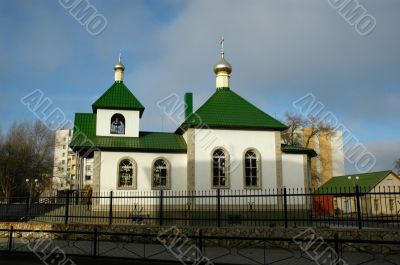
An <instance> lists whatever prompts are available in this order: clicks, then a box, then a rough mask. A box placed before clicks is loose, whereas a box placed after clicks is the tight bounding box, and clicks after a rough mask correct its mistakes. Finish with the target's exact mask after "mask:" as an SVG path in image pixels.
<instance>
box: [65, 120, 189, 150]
mask: <svg viewBox="0 0 400 265" xmlns="http://www.w3.org/2000/svg"><path fill="white" fill-rule="evenodd" d="M70 147H71V148H72V149H73V150H74V151H77V150H86V149H90V148H98V149H100V150H118V151H136V152H165V153H186V150H187V147H186V142H185V140H184V139H183V137H182V136H181V135H178V134H175V133H164V132H139V137H118V136H96V114H91V113H76V114H75V126H74V132H73V138H72V141H71V143H70Z"/></svg>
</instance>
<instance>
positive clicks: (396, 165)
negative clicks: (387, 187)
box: [394, 158, 400, 174]
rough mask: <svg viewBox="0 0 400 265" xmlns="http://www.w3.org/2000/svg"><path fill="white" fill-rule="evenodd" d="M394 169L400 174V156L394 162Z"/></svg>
mask: <svg viewBox="0 0 400 265" xmlns="http://www.w3.org/2000/svg"><path fill="white" fill-rule="evenodd" d="M394 169H395V170H396V171H397V174H400V158H399V159H397V160H396V161H395V162H394Z"/></svg>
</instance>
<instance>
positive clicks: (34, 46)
mask: <svg viewBox="0 0 400 265" xmlns="http://www.w3.org/2000/svg"><path fill="white" fill-rule="evenodd" d="M89 2H90V4H92V5H93V6H95V7H96V8H97V10H98V12H99V13H101V14H103V15H104V16H105V18H106V19H107V26H106V28H105V29H104V31H103V32H102V33H101V34H99V35H97V36H92V35H90V34H89V33H88V32H87V31H86V28H85V26H82V25H81V24H79V23H78V22H77V21H76V20H75V18H74V17H72V16H71V15H70V14H69V12H68V10H66V9H65V8H63V7H62V6H61V5H60V4H59V2H58V1H53V0H42V1H28V0H26V1H19V0H13V1H1V2H0V39H1V41H0V80H1V87H0V95H1V97H0V112H1V114H2V117H3V120H2V122H1V123H0V127H1V128H2V130H3V131H6V130H7V128H8V126H9V125H10V124H11V123H12V122H13V121H23V120H28V121H31V120H34V119H36V117H35V116H34V115H33V114H32V113H30V112H29V110H28V109H27V108H26V107H25V106H24V105H22V104H21V103H20V99H21V98H22V97H23V96H24V95H26V94H28V93H29V92H31V91H33V90H35V89H40V90H42V91H43V92H44V94H45V96H46V97H49V98H50V99H51V100H52V102H53V105H54V106H56V107H59V108H60V109H62V110H63V111H64V112H65V114H66V115H67V117H68V118H69V119H73V115H74V113H75V112H90V111H91V108H90V106H91V104H92V103H93V102H94V100H96V98H97V97H99V96H100V95H101V94H102V93H103V92H104V91H105V90H106V89H107V88H108V87H109V86H110V85H111V84H112V82H113V65H114V64H115V63H116V60H117V55H118V51H119V49H122V51H123V62H124V64H125V67H126V71H125V75H126V76H125V83H126V84H127V85H128V87H129V88H130V89H131V90H132V92H133V93H134V94H135V95H136V97H137V98H138V99H139V100H140V101H141V102H142V103H143V104H144V105H145V107H146V110H145V113H144V115H143V118H142V122H141V126H142V127H141V129H142V130H154V131H161V130H163V131H172V130H174V129H175V128H176V125H175V124H174V123H173V122H171V121H170V120H169V119H168V118H167V117H166V116H165V115H164V114H163V112H162V111H161V110H160V109H159V108H158V107H157V104H156V103H157V101H158V100H161V99H162V98H165V97H167V96H168V95H170V94H171V93H177V94H178V95H183V94H184V93H185V92H187V91H191V92H193V93H194V103H195V107H198V106H199V105H200V104H202V103H203V102H204V100H205V99H207V97H209V96H210V95H211V94H212V93H213V92H214V89H215V88H214V74H213V72H212V66H213V64H214V63H215V62H216V61H217V60H218V56H219V45H218V41H219V39H220V37H221V36H222V35H223V36H224V37H225V51H226V58H227V59H228V60H229V62H230V63H231V64H232V66H233V73H232V79H231V80H232V81H231V88H232V89H233V90H234V91H236V92H237V93H239V94H240V95H242V96H244V97H245V98H247V99H248V100H249V101H251V102H252V103H254V104H255V105H257V106H259V107H260V108H261V109H263V110H264V111H266V112H267V113H269V114H271V115H272V116H275V117H277V118H282V117H283V115H284V113H285V112H287V111H289V112H295V111H296V110H295V109H294V107H293V106H292V102H293V101H295V100H296V99H298V98H300V97H302V96H303V95H305V94H307V93H313V94H314V95H315V96H316V97H317V99H318V100H319V101H321V102H322V103H323V104H324V105H325V106H326V109H327V110H329V111H332V113H334V114H335V116H336V117H337V118H338V119H339V121H340V122H341V123H343V124H345V125H346V127H347V128H348V129H350V130H351V132H352V134H353V135H354V136H355V137H357V138H358V139H359V140H360V141H361V142H362V143H363V144H365V145H366V147H367V148H368V150H369V151H371V152H372V153H373V154H374V155H375V156H376V157H377V165H376V167H375V168H374V170H379V169H388V168H392V166H393V161H394V160H395V159H396V158H398V157H400V151H399V150H400V137H399V132H400V124H399V122H398V113H399V111H398V109H399V101H400V75H399V73H398V71H399V69H400V67H399V66H400V60H399V59H400V31H399V30H398V25H400V16H398V13H399V11H400V1H397V0H380V1H376V0H364V1H360V3H361V4H362V5H363V6H364V7H365V8H366V10H367V11H368V13H369V14H371V15H373V16H374V17H375V18H376V21H377V25H376V28H375V30H374V31H373V32H372V33H371V34H369V35H368V36H360V35H359V34H357V32H356V31H355V29H354V27H352V26H351V25H349V24H348V23H347V22H346V21H345V20H344V19H343V18H342V17H341V16H340V15H339V14H338V12H337V11H336V10H335V9H333V8H332V7H331V6H330V5H329V3H328V0H301V1H299V0H275V1H272V0H270V1H267V0H261V1H255V0H254V1H239V0H226V1H222V0H220V1H211V0H198V1H178V0H166V1H159V0H150V1H149V0H143V1H124V0H116V1H99V0H97V1H95V0H91V1H89ZM346 169H347V170H348V172H349V173H350V172H352V171H354V168H353V167H352V165H347V168H346Z"/></svg>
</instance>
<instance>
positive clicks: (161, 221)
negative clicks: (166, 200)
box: [158, 190, 163, 226]
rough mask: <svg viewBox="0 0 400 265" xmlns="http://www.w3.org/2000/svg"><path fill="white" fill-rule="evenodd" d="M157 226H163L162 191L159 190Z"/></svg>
mask: <svg viewBox="0 0 400 265" xmlns="http://www.w3.org/2000/svg"><path fill="white" fill-rule="evenodd" d="M158 216H159V224H160V226H162V225H163V190H160V207H159V215H158Z"/></svg>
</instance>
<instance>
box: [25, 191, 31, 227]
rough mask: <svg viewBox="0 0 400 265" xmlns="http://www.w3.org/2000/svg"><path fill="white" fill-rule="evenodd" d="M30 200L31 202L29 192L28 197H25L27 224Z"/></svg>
mask: <svg viewBox="0 0 400 265" xmlns="http://www.w3.org/2000/svg"><path fill="white" fill-rule="evenodd" d="M30 200H31V192H30V191H29V195H28V197H26V207H25V222H28V220H29V208H30V207H31V206H30Z"/></svg>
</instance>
